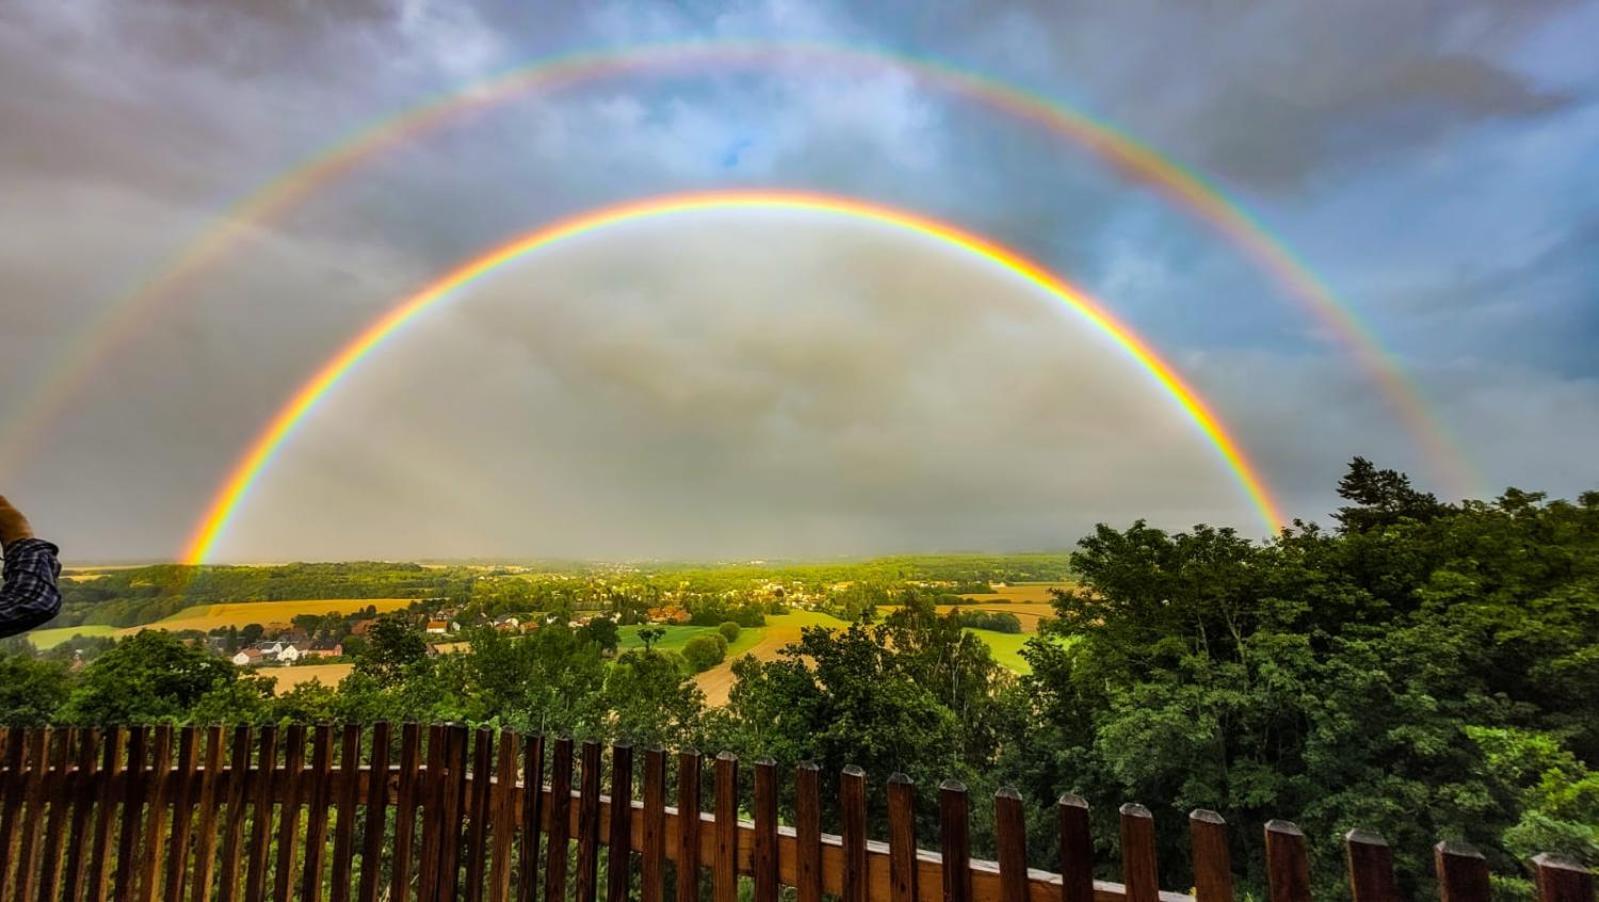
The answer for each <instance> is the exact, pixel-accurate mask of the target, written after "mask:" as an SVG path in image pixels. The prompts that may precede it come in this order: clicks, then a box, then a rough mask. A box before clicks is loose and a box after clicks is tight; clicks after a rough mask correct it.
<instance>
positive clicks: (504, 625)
mask: <svg viewBox="0 0 1599 902" xmlns="http://www.w3.org/2000/svg"><path fill="white" fill-rule="evenodd" d="M494 628H495V629H497V630H499V631H500V632H502V633H514V632H517V631H518V630H520V629H521V628H522V618H520V617H515V616H513V615H511V614H506V615H504V616H502V617H496V618H494Z"/></svg>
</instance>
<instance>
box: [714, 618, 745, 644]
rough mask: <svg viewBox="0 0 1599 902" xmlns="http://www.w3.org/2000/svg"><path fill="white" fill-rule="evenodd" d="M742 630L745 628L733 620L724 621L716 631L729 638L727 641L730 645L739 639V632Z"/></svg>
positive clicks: (724, 637)
mask: <svg viewBox="0 0 1599 902" xmlns="http://www.w3.org/2000/svg"><path fill="white" fill-rule="evenodd" d="M742 630H743V627H741V626H739V625H738V624H737V623H734V622H733V621H731V620H728V621H725V622H723V623H722V625H721V626H719V627H717V628H716V631H717V632H718V633H721V634H722V638H723V639H725V640H727V643H728V644H729V645H731V644H733V643H734V642H737V641H738V634H739V633H740V632H741V631H742Z"/></svg>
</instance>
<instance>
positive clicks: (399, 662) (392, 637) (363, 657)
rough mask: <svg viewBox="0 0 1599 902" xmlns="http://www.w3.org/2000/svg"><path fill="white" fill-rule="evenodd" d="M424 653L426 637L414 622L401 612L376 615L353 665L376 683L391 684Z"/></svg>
mask: <svg viewBox="0 0 1599 902" xmlns="http://www.w3.org/2000/svg"><path fill="white" fill-rule="evenodd" d="M427 656H428V645H427V640H426V639H424V638H423V637H422V631H421V630H420V629H418V628H417V627H416V625H415V624H413V623H411V622H410V621H409V620H407V619H406V618H405V617H403V616H392V617H379V618H378V619H377V620H376V621H375V622H373V624H372V629H371V630H370V631H369V632H368V633H367V636H366V647H365V648H364V649H362V650H361V653H360V655H358V656H356V659H355V669H356V671H357V672H359V673H361V674H364V675H366V676H369V677H371V678H372V679H373V680H375V681H376V682H377V683H378V684H379V685H394V684H395V683H398V682H399V681H400V679H401V678H402V677H403V676H404V675H405V672H406V671H407V670H409V669H411V668H413V667H416V666H417V665H418V664H421V663H422V662H425V661H426V660H427Z"/></svg>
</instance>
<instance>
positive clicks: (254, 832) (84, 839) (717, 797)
mask: <svg viewBox="0 0 1599 902" xmlns="http://www.w3.org/2000/svg"><path fill="white" fill-rule="evenodd" d="M307 749H309V750H310V757H309V759H307V757H306V753H307ZM673 757H675V758H676V762H675V764H676V767H677V780H676V792H675V801H676V803H677V804H676V805H675V806H673V805H669V804H667V802H668V798H667V795H668V780H667V769H668V767H669V765H670V763H671V762H669V760H668V755H667V753H665V752H663V751H660V750H658V749H651V750H647V751H644V752H642V753H641V754H639V755H638V760H637V761H635V753H634V750H633V749H632V748H631V747H629V746H626V745H617V746H613V747H612V748H611V752H610V760H609V766H608V768H607V766H606V762H605V761H604V760H602V749H601V746H600V745H599V744H597V743H583V744H582V745H581V748H580V749H578V750H577V755H576V756H574V749H573V743H572V741H571V740H569V739H549V740H546V739H545V738H544V737H540V736H532V737H523V736H519V735H516V734H514V733H510V732H504V733H498V734H496V733H494V732H492V731H490V730H478V731H476V733H475V735H474V734H473V733H471V732H470V731H468V730H467V729H466V728H464V727H460V726H418V725H416V724H405V725H404V726H402V727H400V728H399V729H398V730H394V729H392V728H391V727H390V726H389V725H388V724H383V723H379V724H375V725H373V726H372V727H371V728H370V729H369V730H363V729H362V728H360V727H356V726H349V727H344V728H342V729H334V728H331V727H328V726H325V725H324V726H316V727H310V728H307V727H305V726H290V727H287V728H283V729H277V728H273V727H261V728H258V729H252V728H250V727H236V728H231V729H224V728H222V727H210V728H208V729H195V728H191V727H184V728H181V729H175V728H172V727H168V726H157V727H133V728H129V729H108V730H99V729H77V728H55V729H26V730H23V729H12V730H9V731H0V762H3V764H4V769H3V771H0V898H3V899H5V900H20V902H33V900H54V899H67V900H73V902H77V900H80V899H89V900H101V899H130V900H141V902H143V900H150V902H153V900H168V902H181V900H184V899H194V900H201V899H220V900H249V902H256V900H265V899H273V900H280V902H281V900H288V899H306V900H321V899H324V898H327V899H331V900H333V902H344V900H350V899H360V900H363V902H371V900H383V899H387V900H392V902H411V900H416V902H433V900H443V899H457V898H459V899H467V900H472V902H477V900H483V899H489V900H496V902H498V900H511V899H516V900H530V902H531V900H535V899H539V898H542V899H545V900H564V899H567V898H569V897H572V898H576V899H579V900H593V899H597V898H599V897H600V896H601V895H603V896H604V898H605V899H607V900H610V902H620V900H624V899H630V898H638V899H642V900H645V902H660V900H662V899H663V897H665V896H667V894H668V892H669V890H668V881H669V880H670V883H671V889H672V890H675V892H673V893H672V897H673V898H676V899H693V900H698V899H700V898H701V894H702V890H703V889H706V888H708V889H709V890H710V896H711V898H712V899H714V900H716V902H733V900H736V899H739V898H740V881H741V879H742V878H749V881H748V883H749V885H748V886H746V887H745V893H746V897H752V898H753V899H754V900H756V902H773V900H777V899H778V898H779V896H780V893H783V892H785V891H784V890H782V887H792V888H793V890H792V891H786V892H787V893H788V895H785V896H784V897H785V898H788V897H789V896H790V895H791V896H792V897H793V898H795V899H797V900H798V902H819V900H821V899H822V898H823V897H824V894H826V895H827V896H832V897H837V898H840V899H843V900H845V902H879V900H882V902H890V900H891V902H912V900H937V899H945V900H954V902H979V900H985V902H986V900H1007V902H1012V900H1025V902H1044V900H1050V902H1055V900H1059V902H1123V900H1125V902H1185V900H1188V899H1190V898H1193V899H1196V900H1197V902H1232V900H1233V895H1234V894H1233V867H1232V864H1231V862H1230V860H1229V853H1228V848H1229V845H1228V841H1227V834H1226V829H1227V828H1226V825H1225V824H1224V823H1223V821H1222V819H1221V818H1220V817H1219V816H1217V815H1216V814H1215V813H1213V812H1209V811H1196V812H1194V813H1193V814H1192V815H1191V816H1190V820H1189V826H1190V829H1191V832H1192V841H1193V854H1192V861H1193V869H1194V873H1193V880H1192V892H1193V896H1188V895H1185V894H1180V893H1172V892H1164V891H1161V890H1160V889H1159V888H1158V885H1157V877H1156V874H1157V869H1156V860H1155V843H1154V823H1153V820H1152V819H1151V817H1150V813H1149V811H1148V810H1146V809H1144V808H1143V807H1141V806H1138V805H1127V806H1124V807H1123V808H1122V809H1121V812H1120V843H1119V846H1120V849H1121V868H1120V872H1121V875H1122V880H1123V882H1122V883H1109V882H1104V881H1099V880H1095V879H1094V878H1093V846H1092V844H1091V842H1090V836H1089V819H1088V807H1087V805H1086V804H1085V803H1084V802H1083V801H1082V800H1081V799H1078V798H1075V797H1072V796H1066V797H1063V798H1062V799H1061V800H1060V802H1059V805H1058V806H1057V811H1056V814H1055V816H1056V817H1057V818H1058V819H1059V835H1060V849H1059V860H1058V862H1057V865H1056V867H1057V869H1056V871H1055V872H1050V871H1041V870H1033V869H1030V868H1029V867H1028V862H1027V853H1026V825H1025V823H1024V815H1023V806H1022V801H1021V799H1020V797H1018V796H1017V795H1016V794H1015V793H1013V792H1008V791H1002V792H1000V793H999V794H998V795H997V796H996V797H995V798H994V800H993V805H994V829H995V840H996V846H997V848H998V849H999V853H998V857H999V860H998V861H982V860H975V859H973V858H972V857H971V855H970V852H969V834H968V830H969V817H968V814H969V806H970V805H971V804H972V802H971V799H970V798H968V793H967V791H966V789H965V788H964V787H962V786H961V785H959V784H957V783H953V782H946V783H945V784H944V785H942V786H940V787H938V790H937V798H936V802H935V801H933V800H931V799H928V800H925V801H924V800H922V799H919V798H918V793H917V789H916V787H915V786H913V785H912V784H911V783H910V782H909V781H907V780H905V779H904V778H902V777H897V776H896V777H890V778H889V781H888V784H887V808H888V810H887V823H888V834H889V835H888V841H887V842H878V841H874V840H872V839H869V838H868V837H867V835H866V833H867V826H866V825H867V793H866V789H867V787H866V775H865V774H864V773H862V772H861V771H860V770H859V769H857V768H848V769H846V770H845V771H844V772H843V773H842V774H841V775H840V780H839V799H838V802H839V805H838V810H839V811H840V812H841V815H840V820H841V821H842V823H841V824H839V827H838V829H839V833H838V834H836V835H834V834H829V833H824V832H823V828H824V826H828V825H824V824H823V823H822V816H821V813H822V810H823V806H822V803H821V783H822V781H821V779H820V778H821V775H820V773H819V772H818V770H817V769H816V768H815V767H810V766H801V767H799V768H798V769H797V771H796V772H795V773H794V774H793V775H792V777H793V779H794V781H795V782H794V810H795V812H796V817H795V823H794V824H793V825H792V826H787V825H783V824H780V823H779V822H778V793H779V783H778V781H779V780H780V779H783V778H784V776H786V775H783V774H779V773H778V771H777V768H776V767H775V766H773V765H772V764H770V763H767V762H758V763H756V764H755V765H754V766H753V772H754V779H753V784H754V793H753V798H751V799H749V800H747V802H748V804H743V803H741V801H740V799H739V790H738V787H739V775H738V770H739V768H740V766H741V763H740V762H739V761H738V760H737V759H735V758H734V757H733V756H731V755H725V754H724V755H720V756H718V757H716V758H715V759H714V760H713V761H711V762H706V761H704V760H702V757H701V756H700V755H699V754H697V753H693V752H685V753H679V754H677V755H675V756H673ZM574 758H575V759H576V760H574ZM707 764H708V766H707ZM635 769H636V770H637V773H635ZM607 773H608V776H609V788H610V793H609V794H607V793H605V792H604V791H603V787H602V785H601V784H602V779H603V777H604V776H605V775H606V774H607ZM702 776H703V777H707V778H708V780H709V781H710V783H711V786H710V787H709V788H710V789H711V790H712V793H711V794H712V796H713V807H714V811H712V812H704V811H701V798H702V795H701V790H702ZM635 777H636V778H637V780H636V783H637V786H638V787H639V789H640V791H639V793H638V795H639V798H635V793H634V787H635ZM530 787H531V788H532V790H533V791H530V789H529V788H530ZM918 804H936V806H937V812H938V819H939V825H940V841H939V844H940V848H939V849H938V850H937V851H930V850H924V849H919V848H918V847H917V844H916V837H915V832H914V825H913V819H914V817H915V811H916V807H917V805H918ZM929 810H931V809H929ZM684 811H687V812H699V813H698V816H693V815H691V816H688V817H684V816H682V815H681V812H684ZM745 814H748V815H750V819H744V818H743V816H744V815H745ZM616 849H626V850H628V852H629V854H624V855H618V854H613V851H614V850H616ZM551 851H554V852H556V854H549V852H551ZM1436 851H1437V854H1436V861H1437V877H1438V880H1439V885H1440V888H1441V895H1442V899H1443V902H1478V900H1487V899H1488V898H1489V881H1488V870H1487V866H1486V863H1485V861H1484V859H1483V858H1482V856H1481V855H1479V854H1477V853H1476V852H1474V851H1473V850H1471V849H1469V848H1466V847H1460V846H1455V845H1451V844H1448V843H1441V844H1439V846H1438V847H1437V850H1436ZM541 852H542V853H543V854H541ZM632 853H637V854H636V855H634V854H632ZM1346 853H1347V862H1348V873H1349V881H1350V887H1351V889H1352V891H1353V894H1354V898H1355V900H1356V902H1373V900H1391V899H1396V898H1398V891H1397V889H1396V885H1395V881H1394V874H1393V864H1392V857H1391V854H1390V850H1389V848H1388V847H1387V845H1386V844H1385V843H1384V842H1383V840H1382V839H1381V838H1380V837H1377V836H1375V835H1372V834H1367V833H1362V832H1361V831H1355V832H1352V833H1350V834H1349V836H1348V838H1347V844H1346ZM1265 855H1266V858H1267V862H1266V864H1267V874H1268V876H1269V890H1268V894H1269V896H1270V898H1271V900H1273V902H1290V900H1303V899H1308V898H1309V895H1310V886H1309V884H1310V876H1309V859H1308V857H1307V850H1306V845H1305V837H1304V835H1303V834H1302V833H1301V832H1300V831H1299V829H1298V828H1297V827H1295V826H1294V825H1293V824H1291V823H1288V822H1286V821H1273V822H1272V823H1270V824H1268V825H1267V826H1266V837H1265ZM668 863H671V866H670V867H669V866H668ZM1534 868H1535V871H1536V875H1537V885H1538V892H1539V895H1540V897H1541V899H1542V900H1543V902H1592V900H1593V892H1594V889H1593V876H1592V874H1591V873H1590V872H1589V871H1587V870H1585V869H1582V868H1578V867H1574V866H1572V865H1568V864H1564V863H1562V862H1559V861H1556V860H1552V859H1549V858H1547V857H1545V856H1540V857H1539V858H1537V859H1535V860H1534ZM702 881H706V882H705V883H704V884H703V885H702ZM750 893H752V896H750V895H749V894H750Z"/></svg>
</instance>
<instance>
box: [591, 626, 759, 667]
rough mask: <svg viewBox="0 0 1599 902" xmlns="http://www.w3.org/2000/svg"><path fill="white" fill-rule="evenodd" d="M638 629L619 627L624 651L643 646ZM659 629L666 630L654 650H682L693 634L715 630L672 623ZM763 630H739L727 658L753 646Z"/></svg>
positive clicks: (745, 628)
mask: <svg viewBox="0 0 1599 902" xmlns="http://www.w3.org/2000/svg"><path fill="white" fill-rule="evenodd" d="M639 629H640V627H637V626H624V627H621V628H619V630H618V632H619V633H620V635H621V642H620V643H619V644H620V646H621V648H622V649H623V650H624V651H625V650H626V649H629V648H643V647H644V643H643V642H642V641H640V640H639V637H638V631H639ZM661 629H664V630H666V635H664V636H662V637H661V639H660V641H658V642H656V643H655V650H656V651H682V650H683V646H684V645H687V644H688V640H690V639H692V638H694V637H695V636H703V635H706V634H707V633H714V632H716V627H714V626H675V625H674V626H663V627H661ZM764 630H765V627H759V626H746V627H744V628H743V629H742V630H740V631H739V634H738V638H737V639H735V640H734V641H732V642H729V643H728V645H727V659H728V660H730V661H731V660H732V659H733V658H735V657H737V656H738V655H741V654H743V653H744V652H746V651H748V650H749V649H751V648H753V647H754V646H755V645H756V644H757V643H759V642H760V641H761V636H762V634H763V632H764Z"/></svg>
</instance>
